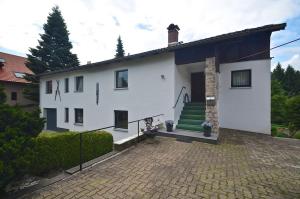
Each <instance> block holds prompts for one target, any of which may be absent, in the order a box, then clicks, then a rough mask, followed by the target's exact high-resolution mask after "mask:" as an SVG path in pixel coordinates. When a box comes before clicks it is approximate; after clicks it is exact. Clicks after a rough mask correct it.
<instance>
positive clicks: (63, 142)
mask: <svg viewBox="0 0 300 199" xmlns="http://www.w3.org/2000/svg"><path fill="white" fill-rule="evenodd" d="M51 134H52V135H51ZM82 141H83V143H82V147H83V148H82V149H83V150H82V151H83V162H86V161H89V160H91V159H94V158H96V157H99V156H101V155H103V154H106V153H108V152H110V151H112V149H113V137H112V135H111V134H110V133H107V132H104V131H102V132H93V133H86V134H83V135H82ZM34 143H35V147H34V160H33V164H32V165H31V166H32V167H31V172H32V173H33V174H37V175H40V174H44V173H47V172H49V171H51V170H57V169H69V168H71V167H73V166H76V165H78V164H79V147H80V142H79V133H75V132H66V133H54V134H53V133H48V134H41V135H40V136H38V137H37V138H35V139H34Z"/></svg>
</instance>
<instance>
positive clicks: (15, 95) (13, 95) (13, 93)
mask: <svg viewBox="0 0 300 199" xmlns="http://www.w3.org/2000/svg"><path fill="white" fill-rule="evenodd" d="M10 99H11V100H12V101H16V100H17V92H11V96H10Z"/></svg>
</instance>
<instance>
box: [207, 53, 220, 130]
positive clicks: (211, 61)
mask: <svg viewBox="0 0 300 199" xmlns="http://www.w3.org/2000/svg"><path fill="white" fill-rule="evenodd" d="M205 96H206V98H207V97H214V98H215V101H214V102H213V101H212V104H208V103H206V110H205V118H206V120H208V121H209V122H210V123H211V124H212V125H213V128H212V132H213V133H219V118H218V103H217V101H218V74H217V73H216V60H215V57H210V58H206V61H205Z"/></svg>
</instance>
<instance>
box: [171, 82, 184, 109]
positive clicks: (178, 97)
mask: <svg viewBox="0 0 300 199" xmlns="http://www.w3.org/2000/svg"><path fill="white" fill-rule="evenodd" d="M183 89H186V87H185V86H183V87H182V88H181V90H180V93H179V95H178V97H177V100H176V103H175V105H174V106H173V108H175V107H176V106H177V104H178V101H179V99H180V96H181V93H182V91H183Z"/></svg>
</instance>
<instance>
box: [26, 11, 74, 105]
mask: <svg viewBox="0 0 300 199" xmlns="http://www.w3.org/2000/svg"><path fill="white" fill-rule="evenodd" d="M43 29H44V31H45V32H44V34H41V40H39V41H38V43H39V45H38V46H37V47H36V48H30V49H29V51H30V54H28V55H27V63H26V66H27V67H28V68H30V69H31V70H32V71H33V72H34V73H35V74H40V73H43V72H46V71H54V70H58V69H64V68H69V67H75V66H78V65H79V61H78V58H77V55H76V54H73V53H72V52H71V49H72V48H73V46H72V43H71V42H70V40H69V34H70V33H69V32H68V30H67V25H66V23H65V21H64V19H63V17H62V14H61V11H60V10H59V7H58V6H55V7H53V8H52V12H51V13H50V14H49V16H48V18H47V23H46V24H44V26H43ZM26 79H27V80H29V81H31V82H32V83H33V84H31V85H30V86H28V87H27V88H26V89H25V91H24V95H25V96H26V97H27V98H28V99H31V100H34V101H38V99H39V91H38V83H39V82H38V79H37V78H36V77H35V76H32V75H27V76H26Z"/></svg>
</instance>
